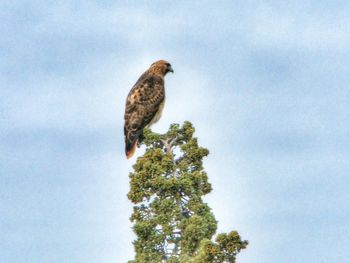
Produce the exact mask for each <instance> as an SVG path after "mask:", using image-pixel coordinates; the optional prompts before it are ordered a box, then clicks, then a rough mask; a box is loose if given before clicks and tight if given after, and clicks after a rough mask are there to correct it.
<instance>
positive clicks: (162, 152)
mask: <svg viewBox="0 0 350 263" xmlns="http://www.w3.org/2000/svg"><path fill="white" fill-rule="evenodd" d="M193 133H194V128H193V126H192V124H191V123H190V122H185V123H184V124H183V126H182V127H180V126H179V125H178V124H173V125H171V126H170V129H169V131H168V132H167V133H165V134H156V133H153V132H152V131H151V130H149V129H145V131H144V140H143V142H141V143H140V145H145V146H146V152H145V154H144V155H143V156H141V157H139V158H138V159H137V162H136V164H135V165H134V166H133V168H134V172H132V173H130V175H129V177H130V191H129V193H128V198H129V199H130V200H131V201H132V202H133V203H134V204H135V206H134V211H133V214H132V216H131V218H130V220H131V221H132V222H134V226H133V230H134V232H135V234H136V235H137V239H136V240H135V241H134V247H135V252H136V255H135V259H134V260H132V261H129V263H147V262H151V263H152V262H154V263H158V262H167V263H202V262H203V263H207V262H215V263H218V262H235V256H236V254H237V253H239V252H240V250H241V249H244V248H245V247H246V246H247V244H248V243H247V241H241V238H240V236H239V235H238V233H237V232H235V231H233V232H230V233H228V234H220V235H218V236H217V238H216V242H212V241H211V238H212V237H213V235H214V234H215V232H216V229H217V221H216V220H215V217H214V215H213V213H212V212H211V210H210V208H209V206H208V205H207V204H206V203H204V202H203V200H202V196H203V195H205V194H208V193H209V192H210V191H211V190H212V188H211V185H210V183H209V182H208V176H207V174H206V172H205V171H204V169H203V158H204V157H205V156H207V155H208V154H209V151H208V150H207V149H205V148H203V147H200V146H198V141H197V138H195V137H193Z"/></svg>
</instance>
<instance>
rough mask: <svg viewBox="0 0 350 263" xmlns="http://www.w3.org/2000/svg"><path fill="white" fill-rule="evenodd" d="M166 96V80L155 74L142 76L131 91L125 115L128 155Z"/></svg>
mask: <svg viewBox="0 0 350 263" xmlns="http://www.w3.org/2000/svg"><path fill="white" fill-rule="evenodd" d="M164 98H165V90H164V80H163V79H162V78H161V77H158V76H154V75H143V76H141V78H140V79H139V80H138V81H137V82H136V84H135V85H134V87H133V88H132V89H131V91H130V92H129V95H128V97H127V100H126V107H125V115H124V120H125V125H124V135H125V152H126V154H127V156H129V154H130V152H131V151H132V150H134V149H135V147H136V142H137V139H138V137H139V136H140V134H141V133H142V130H143V129H144V128H145V127H146V126H147V124H149V123H150V122H151V120H152V119H153V117H154V116H155V115H156V114H157V112H158V110H159V108H160V105H161V104H162V102H164ZM131 154H132V153H131Z"/></svg>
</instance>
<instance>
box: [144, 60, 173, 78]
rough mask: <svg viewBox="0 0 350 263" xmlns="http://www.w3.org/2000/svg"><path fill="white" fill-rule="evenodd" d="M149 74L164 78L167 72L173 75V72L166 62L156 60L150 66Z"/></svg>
mask: <svg viewBox="0 0 350 263" xmlns="http://www.w3.org/2000/svg"><path fill="white" fill-rule="evenodd" d="M149 72H150V73H154V74H157V75H162V76H165V75H166V74H167V73H168V72H172V73H174V70H173V68H172V67H171V65H170V63H169V62H168V61H165V60H158V61H156V62H154V63H153V64H152V65H151V66H150V68H149Z"/></svg>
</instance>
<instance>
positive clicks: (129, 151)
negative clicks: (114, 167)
mask: <svg viewBox="0 0 350 263" xmlns="http://www.w3.org/2000/svg"><path fill="white" fill-rule="evenodd" d="M136 146H137V139H136V140H133V141H129V140H127V141H126V145H125V154H126V158H127V159H130V158H131V157H132V156H133V155H134V153H135V150H136Z"/></svg>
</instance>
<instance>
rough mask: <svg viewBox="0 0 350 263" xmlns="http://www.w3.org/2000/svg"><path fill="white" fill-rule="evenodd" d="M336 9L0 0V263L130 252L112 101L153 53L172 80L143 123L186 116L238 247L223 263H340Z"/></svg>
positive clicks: (106, 260) (348, 197)
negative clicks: (159, 111)
mask: <svg viewBox="0 0 350 263" xmlns="http://www.w3.org/2000/svg"><path fill="white" fill-rule="evenodd" d="M58 2H59V3H58ZM150 2H152V4H150ZM349 12H350V4H349V3H348V2H347V1H289V2H288V1H215V2H214V1H96V2H93V1H1V2H0V19H1V23H0V36H1V37H0V162H1V166H0V215H1V216H0V262H6V263H24V262H25V263H27V262H33V263H38V262H39V263H41V262H43V263H48V262H50V263H62V262H68V263H70V262H73V263H80V262H84V263H96V262H101V263H112V262H113V263H116V262H118V263H119V262H121V263H123V262H126V261H127V260H129V259H131V258H132V257H133V247H132V244H131V242H132V240H133V238H134V236H133V234H132V230H131V223H130V222H129V219H128V218H129V216H130V214H131V209H132V204H131V203H130V202H129V201H128V199H127V197H126V194H127V192H128V189H129V185H128V172H129V171H131V165H132V164H133V162H134V161H135V159H132V160H131V161H126V159H125V157H124V145H123V135H122V125H123V119H122V118H123V110H124V101H125V97H126V95H127V93H128V91H129V89H130V88H131V87H132V85H133V84H134V82H135V81H136V79H137V78H138V76H139V75H140V74H141V73H142V72H143V71H144V70H145V69H146V68H147V67H148V66H149V65H150V64H151V63H152V62H153V61H155V60H157V59H166V60H169V61H170V62H171V63H172V64H173V68H174V70H175V74H173V75H169V76H167V77H166V87H167V101H166V107H165V110H164V114H163V117H162V119H161V120H160V122H159V123H158V124H156V125H155V126H154V130H155V131H157V132H164V131H166V130H167V127H168V126H169V125H170V124H171V123H174V122H178V123H182V122H183V121H185V120H190V121H192V122H193V123H194V125H195V127H196V129H197V132H196V135H197V136H198V137H199V141H200V143H201V145H203V146H205V147H207V148H209V150H210V151H211V154H210V155H209V157H208V158H207V159H206V161H205V167H206V170H207V172H208V173H209V178H210V181H211V182H212V184H213V188H214V191H213V192H212V193H211V194H209V195H208V196H207V198H206V201H207V202H208V203H209V205H210V206H211V207H212V208H213V211H214V213H215V215H216V217H217V219H218V221H219V232H220V231H230V230H233V229H237V230H238V231H239V232H240V234H241V235H242V237H243V238H245V239H248V240H249V241H250V244H249V247H248V249H247V250H245V251H243V252H242V253H241V254H240V255H239V257H238V262H239V263H248V262H249V263H265V262H266V263H280V262H293V263H305V262H312V263H313V262H317V263H322V262H324V263H325V262H327V263H328V262H348V261H349V258H350V250H349V242H350V161H349V156H350V139H349V137H350V120H349V116H350V88H349V86H350V18H349ZM138 153H142V150H139V151H138Z"/></svg>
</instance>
